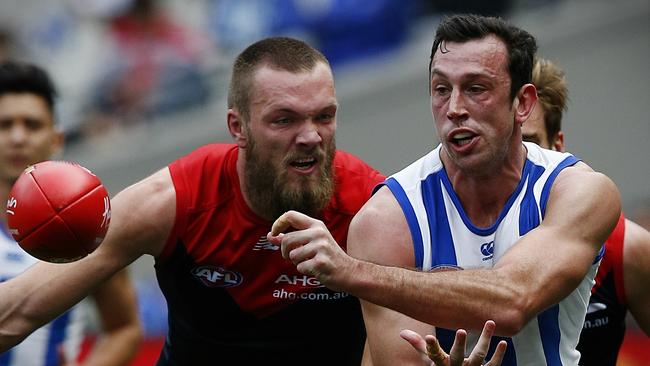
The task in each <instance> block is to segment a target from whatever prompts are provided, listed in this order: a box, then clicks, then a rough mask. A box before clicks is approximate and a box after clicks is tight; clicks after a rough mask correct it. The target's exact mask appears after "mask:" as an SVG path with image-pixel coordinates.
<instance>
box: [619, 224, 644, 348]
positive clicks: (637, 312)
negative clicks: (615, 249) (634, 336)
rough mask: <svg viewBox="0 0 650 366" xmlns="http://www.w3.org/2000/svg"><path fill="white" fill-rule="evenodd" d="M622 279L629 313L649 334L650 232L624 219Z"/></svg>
mask: <svg viewBox="0 0 650 366" xmlns="http://www.w3.org/2000/svg"><path fill="white" fill-rule="evenodd" d="M623 280H624V283H625V285H624V286H625V297H626V298H627V305H628V308H629V309H630V313H632V316H633V317H634V319H635V320H636V322H637V323H638V324H639V326H640V327H641V329H643V331H644V332H645V333H646V334H647V335H648V336H650V233H649V232H648V231H647V230H645V229H644V228H642V227H641V226H639V225H637V224H636V223H634V222H632V221H630V220H626V221H625V243H624V245H623Z"/></svg>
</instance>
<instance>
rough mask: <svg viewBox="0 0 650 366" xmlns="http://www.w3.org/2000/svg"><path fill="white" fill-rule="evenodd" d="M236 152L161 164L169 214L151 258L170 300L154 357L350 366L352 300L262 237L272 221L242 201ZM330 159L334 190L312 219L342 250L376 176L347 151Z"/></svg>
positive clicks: (197, 154) (358, 340) (223, 150)
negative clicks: (172, 192) (170, 199)
mask: <svg viewBox="0 0 650 366" xmlns="http://www.w3.org/2000/svg"><path fill="white" fill-rule="evenodd" d="M237 154H238V150H237V147H236V145H230V144H212V145H207V146H204V147H202V148H199V149H198V150H196V151H194V152H192V153H191V154H189V155H187V156H185V157H182V158H180V159H178V160H177V161H175V162H173V163H171V164H170V165H169V170H170V172H171V176H172V180H173V183H174V187H175V189H176V196H177V198H176V221H175V224H174V227H173V229H172V232H171V235H170V237H169V240H168V242H167V243H166V246H165V248H164V250H163V252H162V254H161V255H160V256H159V258H157V260H156V274H157V277H158V281H159V284H160V287H161V289H162V291H163V293H164V294H165V297H166V299H167V303H168V307H169V335H168V339H167V342H166V345H165V348H164V349H163V353H162V355H161V360H160V361H159V365H176V364H179V365H181V364H182V365H190V364H192V365H195V364H218V362H216V363H215V360H222V361H225V360H232V361H236V363H235V364H249V363H252V362H258V361H260V362H264V364H275V363H276V362H277V363H282V364H284V365H292V364H295V365H303V364H330V365H333V364H336V365H345V364H350V365H352V364H357V365H358V363H359V361H360V359H361V350H362V348H363V342H364V331H363V322H362V318H361V314H360V310H359V304H358V300H357V299H355V298H353V297H351V296H349V295H348V294H346V293H341V292H334V291H331V290H329V289H327V288H325V287H324V286H322V285H321V284H320V283H319V282H318V280H316V279H315V278H313V277H310V276H306V275H303V274H301V273H299V272H298V271H297V270H296V268H295V266H294V265H293V264H292V263H291V262H290V261H287V260H284V259H283V258H282V255H281V253H280V250H279V247H278V246H276V245H273V244H271V243H269V242H268V241H267V240H266V234H267V233H268V232H269V231H270V229H271V224H272V223H271V222H268V221H266V220H263V219H262V218H260V217H258V216H257V215H256V214H255V213H254V212H253V211H251V209H250V208H249V207H248V206H247V205H246V203H245V201H244V199H243V196H242V192H241V190H240V186H239V179H238V176H237V172H236V169H235V164H236V161H237ZM333 164H334V172H335V187H336V188H335V193H334V195H333V198H332V200H331V201H330V203H329V204H328V206H327V207H326V209H325V210H324V212H323V214H322V217H320V219H321V220H323V222H325V224H326V225H327V227H328V229H329V230H330V231H331V233H332V235H333V237H334V238H335V239H336V241H337V242H338V243H339V244H340V245H341V246H342V247H343V248H344V249H345V248H346V239H347V232H348V226H349V224H350V221H351V219H352V217H353V216H354V214H356V212H357V211H358V210H359V209H360V208H361V206H362V205H363V204H364V203H365V201H366V200H367V199H368V198H369V197H370V194H371V192H372V189H373V187H374V186H375V185H376V184H377V183H380V182H382V181H383V180H384V177H383V176H382V175H381V174H380V173H379V172H377V171H376V170H374V169H373V168H371V167H370V166H368V165H367V164H365V163H364V162H362V161H361V160H359V159H358V158H356V157H354V156H352V155H350V154H348V153H345V152H341V151H338V152H337V153H336V155H335V158H334V163H333ZM324 349H327V351H324V352H323V350H324ZM324 353H325V355H324ZM224 364H229V363H228V362H225V363H224Z"/></svg>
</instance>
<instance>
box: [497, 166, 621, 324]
mask: <svg viewBox="0 0 650 366" xmlns="http://www.w3.org/2000/svg"><path fill="white" fill-rule="evenodd" d="M619 215H620V199H619V195H618V190H617V189H616V186H615V185H614V183H613V182H612V181H611V180H610V179H609V178H607V177H606V176H604V175H602V174H600V173H596V172H594V171H592V170H591V169H590V168H589V167H587V166H586V165H585V164H582V163H579V165H578V166H576V167H571V168H567V169H565V170H563V171H562V172H561V173H560V174H559V175H558V177H557V178H556V181H555V183H554V185H553V188H552V189H551V193H550V196H549V201H548V204H547V207H546V213H545V216H544V218H543V220H542V223H541V224H540V226H538V227H537V228H535V229H533V230H531V231H530V232H529V233H527V234H526V235H524V236H523V237H522V238H521V239H520V241H519V242H518V243H517V245H515V246H513V247H512V248H511V249H510V250H509V251H508V252H507V253H506V254H505V255H504V256H503V257H502V258H501V259H500V260H499V262H498V263H497V264H496V266H495V269H498V270H499V271H502V272H503V273H505V274H506V275H507V276H508V277H509V278H513V279H515V278H518V280H517V282H518V283H519V286H524V287H523V288H521V291H522V293H526V294H527V295H526V303H527V305H526V306H525V308H527V309H528V310H527V311H526V312H525V313H526V314H527V316H528V317H530V316H534V315H535V314H537V313H538V312H539V311H542V310H543V309H545V308H547V307H548V306H551V305H553V304H555V303H557V302H559V301H560V300H562V299H563V298H564V297H566V296H568V295H569V294H570V293H571V292H572V291H573V290H574V289H575V288H576V287H577V286H578V285H579V284H580V282H581V281H582V280H583V279H584V276H585V275H586V273H587V271H588V269H589V267H590V266H591V264H592V263H593V261H594V259H595V258H596V255H597V253H598V251H599V249H600V248H601V247H602V244H603V243H604V242H605V240H606V238H607V237H608V236H609V234H610V233H611V231H612V229H613V228H614V226H615V225H616V222H617V220H618V217H619ZM542 263H543V265H541V264H542ZM533 269H534V271H532V270H533Z"/></svg>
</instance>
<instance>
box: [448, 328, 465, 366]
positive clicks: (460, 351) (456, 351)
mask: <svg viewBox="0 0 650 366" xmlns="http://www.w3.org/2000/svg"><path fill="white" fill-rule="evenodd" d="M466 343H467V331H465V329H458V330H457V331H456V338H455V339H454V344H453V345H452V346H451V350H450V351H449V360H450V364H451V365H462V364H463V360H465V344H466Z"/></svg>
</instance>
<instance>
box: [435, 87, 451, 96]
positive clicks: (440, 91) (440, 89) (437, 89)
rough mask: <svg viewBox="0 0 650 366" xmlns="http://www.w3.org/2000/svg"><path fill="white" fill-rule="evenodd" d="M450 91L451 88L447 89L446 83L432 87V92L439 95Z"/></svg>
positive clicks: (444, 94)
mask: <svg viewBox="0 0 650 366" xmlns="http://www.w3.org/2000/svg"><path fill="white" fill-rule="evenodd" d="M450 91H451V89H449V88H448V87H447V86H446V85H436V86H434V87H433V92H434V93H435V94H436V95H439V96H446V95H447V94H449V92H450Z"/></svg>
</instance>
